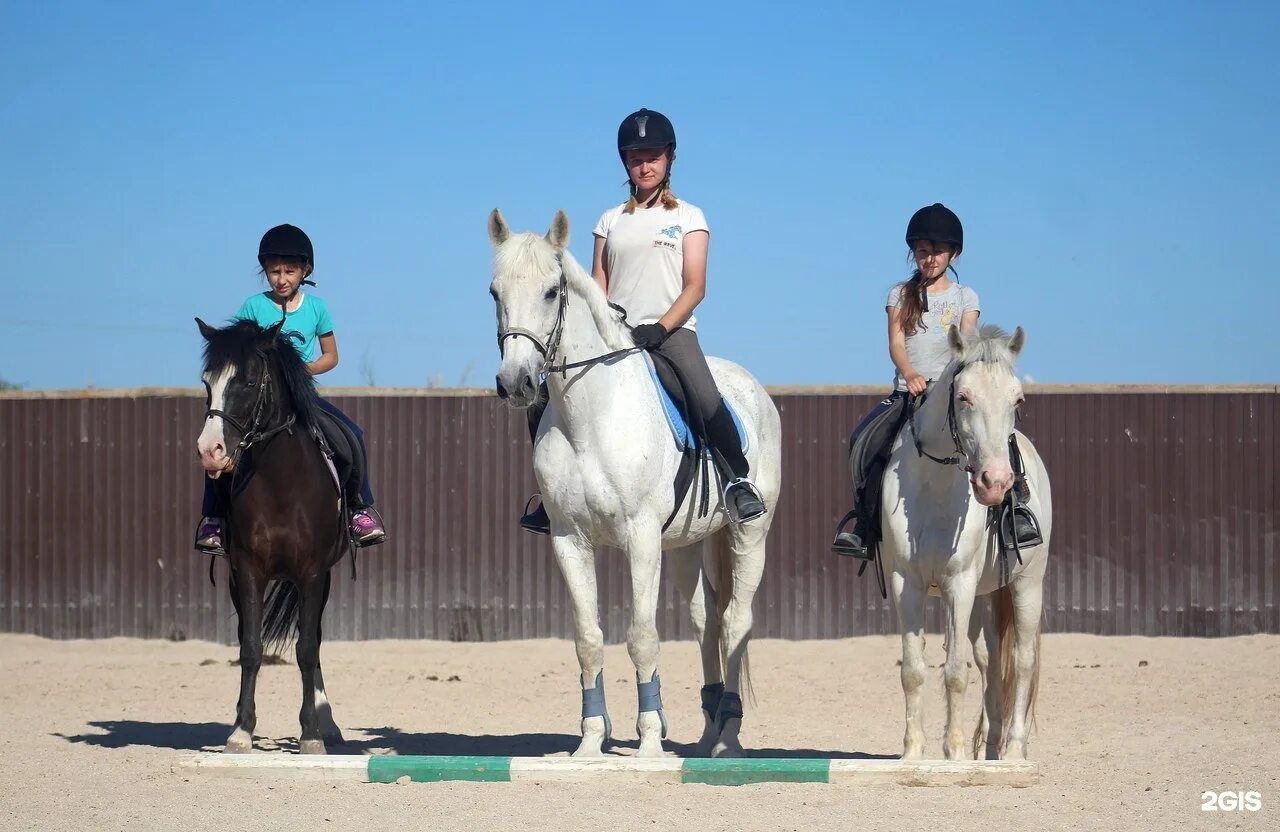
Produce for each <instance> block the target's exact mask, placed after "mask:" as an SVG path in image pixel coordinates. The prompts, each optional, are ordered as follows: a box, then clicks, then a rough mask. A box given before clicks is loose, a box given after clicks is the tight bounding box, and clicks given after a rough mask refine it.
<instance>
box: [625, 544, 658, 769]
mask: <svg viewBox="0 0 1280 832" xmlns="http://www.w3.org/2000/svg"><path fill="white" fill-rule="evenodd" d="M627 559H628V561H629V562H630V564H631V626H630V627H629V628H627V652H628V653H629V654H630V655H631V662H632V663H633V664H634V665H635V666H636V690H637V693H638V696H639V713H638V715H637V716H636V733H638V734H639V735H640V749H639V750H638V751H637V752H636V756H637V757H660V756H662V740H663V739H664V738H665V737H666V735H667V720H666V716H665V714H663V712H662V688H661V682H660V681H659V679H658V649H659V644H658V580H659V578H660V576H661V574H662V533H661V531H660V530H658V529H647V528H637V529H635V530H633V531H632V534H631V540H630V543H629V545H628V547H627Z"/></svg>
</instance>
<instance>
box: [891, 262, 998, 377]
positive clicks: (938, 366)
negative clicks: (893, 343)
mask: <svg viewBox="0 0 1280 832" xmlns="http://www.w3.org/2000/svg"><path fill="white" fill-rule="evenodd" d="M904 286H906V284H905V283H899V284H898V285H897V286H894V287H893V288H892V289H890V290H889V297H888V299H887V300H886V301H885V303H886V304H887V305H888V306H890V307H894V308H896V307H899V306H901V305H902V289H903V287H904ZM981 309H982V307H980V306H979V305H978V293H977V292H975V291H973V290H972V289H970V288H969V287H968V286H962V285H960V284H959V283H952V284H951V286H950V287H948V288H947V289H946V290H944V291H942V292H937V293H935V294H930V295H929V311H928V312H925V313H924V314H923V315H922V316H921V318H920V328H919V329H917V330H916V331H915V332H908V333H907V360H908V361H910V362H911V366H912V367H914V368H915V370H916V372H917V373H919V374H920V375H922V376H924V377H925V378H926V379H928V380H930V381H932V380H933V379H936V378H938V377H939V376H941V375H942V371H943V370H945V369H946V368H947V365H948V364H950V363H951V346H950V344H948V343H947V330H948V329H949V328H950V327H951V326H952V325H953V324H954V325H955V326H960V321H961V320H963V318H964V315H965V313H966V312H978V311H981ZM893 387H894V389H895V390H906V389H907V380H906V379H905V378H903V377H902V373H899V372H894V374H893Z"/></svg>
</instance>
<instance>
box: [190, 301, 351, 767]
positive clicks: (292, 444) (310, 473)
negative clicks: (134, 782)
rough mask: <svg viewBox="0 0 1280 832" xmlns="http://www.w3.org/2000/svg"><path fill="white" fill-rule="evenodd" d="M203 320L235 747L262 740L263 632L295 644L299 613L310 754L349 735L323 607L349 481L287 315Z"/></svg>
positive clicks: (203, 450) (304, 743)
mask: <svg viewBox="0 0 1280 832" xmlns="http://www.w3.org/2000/svg"><path fill="white" fill-rule="evenodd" d="M196 323H197V324H199V326H200V333H201V334H202V335H203V336H204V338H205V342H206V343H205V351H204V384H205V388H206V390H207V391H208V395H209V400H208V404H207V411H206V413H205V421H204V428H203V430H202V431H201V433H200V438H199V440H198V441H197V447H198V450H199V454H200V460H201V463H202V464H203V466H204V468H205V470H206V471H207V472H208V474H209V476H211V477H214V478H215V479H217V480H218V484H219V486H220V487H222V488H225V492H224V496H225V502H226V504H227V505H228V507H229V508H228V512H227V516H226V518H225V523H224V528H225V538H224V540H225V544H224V545H225V547H226V549H227V554H228V556H229V561H230V565H231V600H232V602H233V603H234V604H235V608H236V613H237V615H238V618H239V627H238V631H239V637H240V701H239V703H238V704H237V706H236V723H235V727H234V728H233V729H232V731H231V736H230V737H228V739H227V745H226V750H227V751H228V752H231V753H247V752H249V751H251V750H252V748H253V731H254V728H255V726H256V725H257V712H256V710H255V706H254V689H255V686H256V684H257V680H258V669H259V668H260V667H261V666H262V651H263V646H264V642H265V644H266V645H268V646H270V645H272V644H275V643H279V644H284V643H286V642H287V640H288V639H289V637H290V636H291V635H292V634H293V626H294V624H295V623H296V624H297V657H298V669H299V670H300V671H301V673H302V711H301V713H300V714H299V721H300V722H301V724H302V733H301V735H300V741H299V746H300V749H301V751H302V753H304V754H323V753H324V752H325V745H324V744H325V741H326V740H328V741H330V742H342V734H341V733H340V732H339V730H338V726H337V725H336V724H334V721H333V713H332V710H331V709H330V707H329V702H328V699H327V697H326V696H325V692H324V680H323V679H322V677H321V675H320V618H321V616H322V615H323V613H324V606H325V602H326V601H328V599H329V581H330V574H329V570H330V569H331V568H332V567H333V566H334V564H336V563H337V562H338V561H339V560H341V558H342V556H343V554H345V552H346V551H347V546H348V543H349V538H348V532H347V524H346V523H345V521H344V519H343V514H342V508H341V506H340V504H339V499H338V491H337V489H336V488H335V486H334V483H333V479H332V477H331V476H330V474H329V470H328V467H327V463H326V461H325V459H324V456H323V454H322V453H321V451H320V448H319V446H318V445H317V443H316V441H315V440H314V439H313V438H312V431H313V430H314V429H315V427H316V425H317V420H318V419H319V418H320V416H319V409H318V407H317V405H316V400H317V397H316V390H315V382H314V381H313V380H312V377H311V374H310V373H309V372H308V371H307V368H306V365H305V364H304V363H303V361H302V358H301V357H300V356H299V355H298V353H297V351H296V350H295V349H294V348H293V347H292V346H291V344H290V342H289V340H288V338H287V337H281V335H280V325H279V324H276V325H275V326H273V327H270V328H268V329H263V328H262V327H260V326H258V324H256V323H254V322H252V321H239V322H237V323H235V324H232V325H231V326H228V327H226V328H225V329H215V328H213V327H211V326H209V325H208V324H206V323H204V321H201V320H200V319H199V318H197V319H196ZM273 581H274V582H275V584H274V586H272V587H271V591H270V594H269V596H268V592H267V590H268V585H269V584H271V582H273ZM264 598H265V599H266V601H265V604H264ZM264 610H265V612H264Z"/></svg>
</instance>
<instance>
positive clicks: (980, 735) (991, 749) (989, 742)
mask: <svg viewBox="0 0 1280 832" xmlns="http://www.w3.org/2000/svg"><path fill="white" fill-rule="evenodd" d="M996 639H997V633H996V630H995V626H994V620H993V618H992V615H991V599H990V596H984V597H981V598H975V599H974V603H973V616H972V617H971V618H970V619H969V640H970V641H971V642H972V643H973V663H974V665H975V666H976V667H977V668H978V677H979V678H980V679H982V711H981V712H980V713H979V715H978V726H977V728H976V729H975V730H974V734H973V751H974V756H975V758H976V757H979V755H982V756H985V757H986V759H988V760H995V759H997V758H998V757H999V756H1000V724H1001V719H1002V716H1001V715H1002V713H1003V711H1002V709H1001V705H1000V644H999V642H998V641H997V640H996ZM984 747H985V751H984V750H983V749H984Z"/></svg>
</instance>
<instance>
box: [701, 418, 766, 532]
mask: <svg viewBox="0 0 1280 832" xmlns="http://www.w3.org/2000/svg"><path fill="white" fill-rule="evenodd" d="M705 429H706V434H707V441H708V442H710V443H711V448H712V450H713V451H714V453H713V454H712V456H713V458H714V459H715V460H716V463H717V467H719V468H720V473H721V476H722V477H724V479H725V480H726V481H728V485H727V486H725V490H724V505H725V510H726V511H727V512H728V513H729V519H730V520H732V521H733V522H735V523H746V522H749V521H751V520H754V519H756V518H757V517H760V516H761V515H763V514H764V513H765V512H766V511H767V510H768V509H767V508H766V507H765V504H764V499H763V498H762V497H761V496H760V492H759V491H757V490H756V487H755V485H754V484H752V482H751V480H749V479H748V478H747V474H748V472H749V471H750V467H749V465H748V463H747V457H746V455H745V454H743V453H742V438H741V437H740V436H739V435H738V426H737V425H736V424H735V423H734V421H733V415H732V414H731V413H730V412H729V408H728V406H727V405H725V403H724V402H723V401H722V402H720V406H719V407H718V408H716V412H715V414H714V415H713V416H712V417H711V418H710V419H709V420H707V423H706V425H705Z"/></svg>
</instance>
